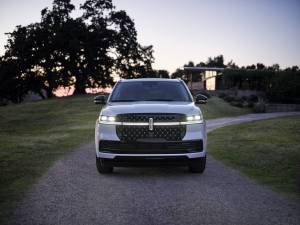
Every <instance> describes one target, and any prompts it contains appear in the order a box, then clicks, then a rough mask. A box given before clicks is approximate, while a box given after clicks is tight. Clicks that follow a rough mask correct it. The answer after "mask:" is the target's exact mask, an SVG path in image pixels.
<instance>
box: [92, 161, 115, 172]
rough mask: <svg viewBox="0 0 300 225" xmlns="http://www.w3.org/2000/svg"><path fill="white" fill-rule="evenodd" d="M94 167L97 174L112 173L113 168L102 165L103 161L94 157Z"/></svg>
mask: <svg viewBox="0 0 300 225" xmlns="http://www.w3.org/2000/svg"><path fill="white" fill-rule="evenodd" d="M96 166H97V170H98V172H99V173H112V172H113V169H114V168H113V167H112V166H107V165H105V164H104V163H103V159H101V158H98V157H96Z"/></svg>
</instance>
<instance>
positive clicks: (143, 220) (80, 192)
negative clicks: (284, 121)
mask: <svg viewBox="0 0 300 225" xmlns="http://www.w3.org/2000/svg"><path fill="white" fill-rule="evenodd" d="M293 114H294V113H272V114H250V115H245V116H239V117H234V118H223V119H215V120H209V121H207V126H208V130H209V131H211V130H213V129H216V128H218V127H222V126H226V125H231V124H237V123H242V122H246V121H252V120H259V119H267V118H273V117H278V116H284V115H293ZM298 114H299V113H298ZM94 157H95V153H94V146H93V144H89V145H85V146H82V147H80V148H78V149H76V150H75V151H74V152H73V153H71V154H69V155H67V156H65V157H64V158H62V159H61V160H59V161H57V162H56V163H55V164H54V165H53V166H52V168H50V170H49V171H48V173H47V174H45V175H44V176H43V177H42V178H41V179H40V181H39V182H38V183H37V184H36V185H34V186H33V188H32V190H31V191H30V192H29V193H28V195H27V196H26V197H25V199H24V201H23V202H22V203H20V206H19V207H18V208H17V210H16V212H15V215H14V216H13V221H11V224H22V225H26V224H43V225H47V224H51V225H52V224H64V225H68V224H74V225H75V224H80V225H83V224H84V225H88V224H103V225H110V224H120V225H125V224H130V225H132V224H134V225H139V224H141V225H147V224H153V225H160V224H172V225H174V224H180V225H183V224H230V225H235V224H236V225H242V224H249V225H253V224H255V225H259V224H262V225H267V224H272V225H275V224H284V225H288V224H295V225H296V224H297V225H299V224H300V204H299V202H295V201H292V200H290V199H288V198H286V197H285V196H283V195H281V194H278V193H276V192H273V191H272V190H270V189H269V188H268V187H265V186H261V185H258V184H257V183H256V182H255V181H253V180H251V179H249V178H247V177H245V176H243V175H241V174H240V173H239V172H238V171H236V170H233V169H231V168H228V167H226V166H224V165H223V164H222V163H220V162H218V161H216V160H214V159H213V158H212V157H210V156H208V163H207V169H206V171H205V172H204V174H202V175H199V174H191V173H188V172H187V169H186V168H176V167H175V168H116V170H115V173H114V174H111V175H100V174H98V172H97V171H96V168H95V162H94V161H95V158H94Z"/></svg>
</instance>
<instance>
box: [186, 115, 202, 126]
mask: <svg viewBox="0 0 300 225" xmlns="http://www.w3.org/2000/svg"><path fill="white" fill-rule="evenodd" d="M186 121H187V123H189V124H193V123H203V117H202V114H198V115H187V116H186Z"/></svg>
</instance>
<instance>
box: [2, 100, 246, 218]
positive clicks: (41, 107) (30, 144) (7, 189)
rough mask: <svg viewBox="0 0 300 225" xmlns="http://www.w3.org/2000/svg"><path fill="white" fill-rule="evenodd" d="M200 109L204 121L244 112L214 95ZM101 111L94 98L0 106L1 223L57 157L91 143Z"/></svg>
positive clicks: (244, 111)
mask: <svg viewBox="0 0 300 225" xmlns="http://www.w3.org/2000/svg"><path fill="white" fill-rule="evenodd" d="M200 107H201V108H202V110H203V113H204V117H205V119H211V118H216V117H222V116H234V115H240V114H243V113H248V110H247V109H246V110H245V109H239V108H236V107H232V106H230V105H229V104H228V103H226V102H224V101H223V100H222V99H219V98H214V97H213V98H210V99H209V101H208V104H207V105H201V106H200ZM99 110H100V107H99V106H98V105H95V104H93V96H92V95H85V96H77V97H67V98H61V99H52V100H45V101H38V102H31V103H22V104H19V105H10V106H6V107H0V200H1V201H0V223H1V220H2V221H4V219H5V218H6V217H7V216H8V215H9V212H11V209H12V208H13V206H14V202H16V200H18V199H19V198H20V197H22V196H23V194H24V192H25V191H26V190H28V188H29V187H30V186H31V185H32V184H33V183H34V182H35V181H36V180H37V178H38V177H40V176H41V175H42V174H43V173H44V172H45V171H46V170H47V168H49V166H51V165H52V163H53V162H54V161H55V160H56V159H57V158H59V157H60V156H62V155H63V154H65V153H66V152H68V151H70V150H71V149H73V148H74V147H76V146H79V145H81V144H83V143H87V142H90V141H92V140H93V137H94V124H95V120H96V118H97V115H98V113H99Z"/></svg>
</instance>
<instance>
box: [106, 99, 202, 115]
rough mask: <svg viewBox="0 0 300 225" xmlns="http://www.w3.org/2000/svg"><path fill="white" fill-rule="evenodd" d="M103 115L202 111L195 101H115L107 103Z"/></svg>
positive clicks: (192, 113)
mask: <svg viewBox="0 0 300 225" xmlns="http://www.w3.org/2000/svg"><path fill="white" fill-rule="evenodd" d="M101 113H102V115H107V116H115V115H118V114H125V113H181V114H187V115H195V114H199V113H200V109H199V107H197V106H196V105H195V104H194V102H154V101H153V102H149V101H147V102H114V103H108V104H106V105H105V106H104V107H103V108H102V111H101Z"/></svg>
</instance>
